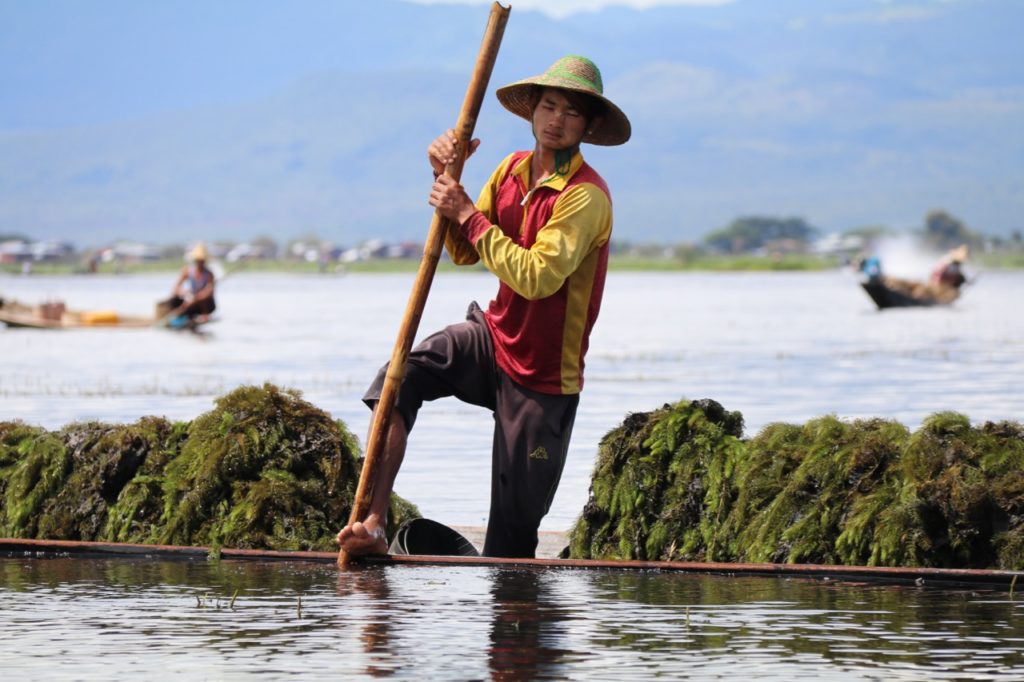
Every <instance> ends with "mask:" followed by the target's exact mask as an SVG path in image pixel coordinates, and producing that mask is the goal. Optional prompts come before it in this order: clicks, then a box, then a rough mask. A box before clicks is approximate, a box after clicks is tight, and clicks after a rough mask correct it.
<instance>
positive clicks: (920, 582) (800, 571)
mask: <svg viewBox="0 0 1024 682" xmlns="http://www.w3.org/2000/svg"><path fill="white" fill-rule="evenodd" d="M0 554H5V555H18V556H26V557H38V558H46V557H51V556H80V557H83V558H86V557H124V558H146V559H201V560H205V559H206V558H207V557H208V556H209V554H210V549H209V548H207V547H182V546H175V545H139V544H121V543H104V542H82V541H73V540H32V539H22V538H0ZM220 557H221V559H225V560H247V561H267V562H271V561H299V562H313V563H336V562H337V559H338V555H337V553H336V552H284V551H275V550H261V549H221V550H220ZM353 561H354V562H355V563H356V564H361V565H366V566H475V567H500V566H504V567H531V568H541V569H584V570H585V569H590V570H594V569H600V570H624V571H659V572H665V573H688V574H702V575H718V576H726V577H741V576H757V577H777V578H799V579H807V580H823V581H842V582H855V583H876V584H890V585H916V586H922V587H944V588H973V589H977V588H987V589H991V590H1000V591H1002V590H1008V591H1010V592H1011V593H1012V592H1013V591H1014V589H1015V587H1016V585H1017V582H1018V579H1020V578H1021V577H1024V572H1021V571H1002V570H986V569H955V568H891V567H884V566H834V565H821V564H731V563H716V562H697V561H622V560H603V559H547V558H544V559H505V558H498V557H466V556H427V555H396V554H392V555H387V556H372V557H353ZM1022 584H1024V583H1022Z"/></svg>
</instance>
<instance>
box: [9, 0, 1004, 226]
mask: <svg viewBox="0 0 1024 682" xmlns="http://www.w3.org/2000/svg"><path fill="white" fill-rule="evenodd" d="M512 4H513V10H512V14H511V18H510V21H509V24H508V28H507V30H506V33H505V37H504V41H503V43H502V48H501V52H500V54H499V58H498V63H497V65H496V67H495V73H494V76H493V78H492V81H491V88H490V90H491V91H492V92H493V89H494V88H495V87H496V86H498V85H501V84H504V83H507V82H510V81H513V80H516V79H519V78H522V77H524V76H527V75H532V74H534V73H538V72H540V71H542V70H543V69H544V68H545V67H546V66H547V65H548V64H550V63H551V62H553V61H554V60H555V59H556V58H557V57H559V56H561V55H562V54H565V53H580V54H586V55H589V56H591V57H593V58H594V59H595V61H597V63H598V64H599V65H600V66H601V68H602V71H603V74H604V79H605V88H606V93H607V94H608V95H609V96H610V97H612V98H613V99H614V100H615V101H616V102H617V103H619V104H620V105H621V107H622V108H623V109H624V110H625V111H626V112H627V113H628V114H629V116H630V118H631V120H632V122H633V128H634V137H633V139H632V140H631V141H630V142H629V143H628V144H627V145H625V146H623V147H619V148H609V149H605V148H591V147H587V148H585V155H586V156H587V159H588V160H589V161H591V163H592V164H593V165H594V166H595V167H596V168H597V169H598V170H599V171H600V172H601V173H602V174H603V175H604V176H605V177H606V179H608V181H609V184H610V185H611V188H612V192H613V199H614V202H615V207H616V236H617V238H618V239H620V240H629V241H636V242H682V241H694V240H698V239H699V238H700V237H701V236H702V235H704V234H706V233H707V232H709V231H711V230H714V229H717V228H720V227H722V226H724V225H726V224H728V223H729V222H730V221H732V220H733V219H734V218H736V217H738V216H742V215H755V214H756V215H778V216H800V217H803V218H804V219H806V220H807V221H808V222H809V223H811V224H812V225H815V226H817V227H820V228H821V229H823V230H829V231H831V230H843V229H848V228H853V227H859V226H864V225H887V226H890V227H894V228H903V227H914V226H918V225H920V224H921V222H922V221H923V217H924V215H925V213H927V212H928V211H929V210H932V209H936V208H942V209H945V210H947V211H949V212H950V213H952V214H954V215H956V216H957V217H959V218H961V219H962V220H963V221H964V222H965V223H966V224H967V225H968V226H970V227H971V228H972V229H975V230H977V231H980V232H983V233H987V234H1002V235H1008V234H1010V233H1011V232H1013V231H1019V230H1020V229H1021V228H1022V227H1024V221H1022V220H1021V217H1020V216H1021V215H1022V214H1024V210H1022V209H1024V191H1022V184H1024V125H1022V123H1024V66H1022V65H1024V41H1021V40H1019V31H1020V28H1021V27H1022V26H1024V3H1020V2H1018V0H946V1H944V2H939V1H937V0H917V1H916V2H902V1H900V0H891V1H889V2H878V1H875V0H830V1H829V2H820V1H815V0H773V1H772V2H770V3H769V2H763V1H761V0H736V1H735V2H732V3H729V4H725V5H718V6H703V7H698V6H689V7H687V6H675V7H660V8H654V9H649V10H643V11H639V10H629V9H624V8H614V7H612V8H607V9H604V10H601V11H596V12H586V13H580V14H576V15H574V16H571V17H568V18H566V19H562V20H554V19H551V18H549V17H547V16H545V15H543V14H540V13H538V12H530V11H521V10H517V9H516V8H515V6H514V3H512ZM487 12H488V8H487V6H486V5H480V6H456V5H450V6H449V5H420V4H414V3H408V2H400V1H398V0H375V1H374V2H339V1H337V0H293V1H292V2H288V3H281V2H276V1H271V0H244V1H243V0H218V2H215V3H206V2H198V1H196V0H180V1H179V2H175V3H140V2H136V1H135V0H103V1H102V2H94V3H82V2H79V1H77V0H38V1H37V2H22V1H20V0H0V234H4V233H21V234H25V235H27V236H30V237H32V238H36V239H44V238H68V239H72V240H73V241H75V242H76V243H78V244H80V245H83V246H84V245H95V244H98V243H102V242H106V241H110V240H112V239H115V238H133V239H142V240H147V241H153V242H158V243H165V242H181V241H185V240H188V239H194V238H206V239H236V240H244V239H249V238H252V237H255V236H260V235H268V236H272V237H274V238H276V239H278V240H286V239H289V238H292V237H297V236H301V235H309V234H315V235H318V236H320V237H322V238H326V239H332V240H335V241H338V242H341V243H355V242H357V241H361V240H364V239H369V238H383V239H386V240H391V241H397V240H405V239H411V240H417V239H421V238H422V236H423V235H424V234H425V232H426V228H427V226H428V224H429V220H430V209H429V207H428V206H427V205H426V194H427V190H428V187H429V179H430V176H429V171H428V167H427V164H426V160H425V149H426V145H427V143H428V142H429V141H430V139H432V137H433V136H434V135H436V134H437V133H438V132H440V131H441V130H443V129H444V128H446V127H449V126H451V125H452V124H453V123H454V121H455V117H456V115H457V113H458V108H459V105H460V104H461V101H462V96H463V93H464V89H465V87H466V83H467V81H468V77H469V73H470V70H471V68H472V64H473V60H474V59H475V56H476V51H477V49H478V47H479V44H480V38H481V35H482V32H483V28H484V24H485V22H486V17H487ZM477 133H478V136H479V137H481V139H482V140H483V145H482V147H481V149H480V151H479V152H478V153H477V155H476V156H474V157H473V159H471V160H470V162H469V163H468V165H467V167H466V171H465V173H464V176H463V177H464V181H465V184H466V185H467V187H470V188H471V191H475V187H477V186H479V184H480V183H482V182H483V180H484V179H485V178H486V177H487V175H488V174H489V172H490V171H491V170H492V168H493V166H494V165H495V164H496V163H497V161H498V160H500V158H501V157H502V156H503V155H504V154H505V153H506V152H508V151H510V150H512V149H518V148H527V147H529V146H530V145H531V143H532V140H531V137H530V133H529V129H528V126H527V125H526V123H525V122H523V121H521V120H520V119H517V118H515V117H513V116H511V115H509V114H508V113H507V112H505V111H504V110H503V109H502V108H501V107H500V106H499V105H498V104H497V103H496V101H495V100H494V98H493V94H490V95H489V96H488V99H487V101H486V103H485V106H484V109H483V111H482V112H481V116H480V120H479V123H478V126H477Z"/></svg>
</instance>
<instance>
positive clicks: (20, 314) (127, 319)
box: [0, 298, 210, 330]
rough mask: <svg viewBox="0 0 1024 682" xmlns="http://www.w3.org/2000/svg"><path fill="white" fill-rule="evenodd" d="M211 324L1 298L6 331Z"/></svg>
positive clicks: (185, 327) (187, 326) (171, 327)
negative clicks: (73, 308) (20, 328)
mask: <svg viewBox="0 0 1024 682" xmlns="http://www.w3.org/2000/svg"><path fill="white" fill-rule="evenodd" d="M209 321H210V320H209V319H206V320H178V319H174V318H170V317H166V316H163V317H155V316H154V317H146V316H143V315H122V314H121V313H118V312H116V311H113V310H69V309H67V308H65V307H64V304H63V303H60V302H48V303H41V304H39V305H34V306H32V305H27V304H24V303H21V302H19V301H16V300H13V299H9V298H0V322H3V323H4V324H6V325H7V326H8V327H28V328H33V329H80V328H86V327H114V328H123V329H143V328H146V327H165V328H168V329H190V330H194V329H196V328H198V327H199V326H202V325H204V324H207V323H208V322H209Z"/></svg>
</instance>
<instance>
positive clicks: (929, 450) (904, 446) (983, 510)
mask: <svg viewBox="0 0 1024 682" xmlns="http://www.w3.org/2000/svg"><path fill="white" fill-rule="evenodd" d="M742 423H743V422H742V415H740V414H739V413H736V412H729V411H727V410H725V409H724V408H722V406H721V405H719V404H718V403H715V402H714V401H711V400H703V401H693V402H691V401H687V400H683V401H680V402H678V403H675V404H673V405H665V406H664V407H662V408H661V409H658V410H655V411H653V412H649V413H636V414H631V415H629V416H627V417H626V419H625V420H624V421H623V423H622V424H621V425H620V426H619V427H618V428H616V429H614V430H612V431H611V432H609V433H608V434H607V435H606V436H605V437H604V438H603V439H602V441H601V444H600V449H599V453H598V457H597V462H596V464H595V468H594V473H593V477H592V480H591V488H590V497H589V500H588V502H587V504H586V506H585V508H584V510H583V513H582V514H581V516H580V518H579V520H578V521H577V523H576V524H575V526H574V527H573V529H572V531H571V533H570V544H569V552H568V555H569V556H571V557H573V558H613V559H647V560H684V561H721V562H775V563H822V564H840V565H875V566H921V567H948V568H1001V569H1015V570H1019V569H1024V427H1022V426H1021V425H1020V424H1018V423H1015V422H999V423H992V422H986V423H984V424H982V425H981V426H978V427H974V426H972V425H971V424H970V422H969V420H968V419H967V417H965V416H964V415H960V414H957V413H952V412H943V413H938V414H935V415H932V416H931V417H929V418H928V419H927V420H925V422H924V423H923V424H922V425H921V427H920V428H919V429H918V430H917V431H915V432H913V433H911V432H910V431H909V430H908V429H907V428H906V427H904V426H903V425H901V424H899V423H897V422H894V421H890V420H883V419H868V420H856V421H852V422H846V421H842V420H839V419H837V418H836V417H834V416H825V417H820V418H816V419H812V420H810V421H808V422H807V423H806V424H803V425H796V424H784V423H775V424H769V425H768V426H766V427H765V428H764V429H762V430H761V432H760V433H758V434H757V435H756V436H755V437H754V438H752V439H749V440H744V439H742Z"/></svg>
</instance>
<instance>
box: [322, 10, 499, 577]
mask: <svg viewBox="0 0 1024 682" xmlns="http://www.w3.org/2000/svg"><path fill="white" fill-rule="evenodd" d="M510 10H511V7H502V6H501V5H500V4H499V3H497V2H495V3H494V4H492V5H491V13H490V16H489V17H488V20H487V28H486V30H485V31H484V38H483V42H482V43H481V44H480V52H479V53H478V54H477V58H476V66H475V67H474V69H473V75H472V77H471V79H470V82H469V87H468V88H467V90H466V96H465V98H464V99H463V102H462V109H461V110H460V112H459V118H458V122H457V123H456V125H455V133H456V136H457V137H458V142H457V143H456V159H455V161H453V162H452V163H450V164H448V165H447V166H445V170H444V172H445V174H446V175H448V176H450V177H452V178H453V179H455V180H459V178H461V177H462V167H463V165H464V164H465V162H466V150H467V149H469V142H470V140H472V139H473V129H474V127H475V126H476V120H477V117H478V116H479V114H480V106H481V105H482V104H483V99H484V94H485V93H486V91H487V83H488V81H489V80H490V78H491V71H493V69H494V62H495V60H496V59H497V57H498V48H499V47H500V46H501V38H502V35H503V34H504V32H505V24H506V23H507V22H508V15H509V12H510ZM450 227H452V225H451V221H450V220H448V219H447V218H444V217H443V216H442V215H441V214H440V213H439V212H438V211H435V212H434V217H433V220H432V221H431V223H430V231H429V232H428V233H427V240H426V243H425V244H424V245H423V259H422V260H421V261H420V267H419V270H418V271H417V273H416V279H415V281H414V282H413V287H412V293H411V294H410V296H409V302H408V303H407V304H406V308H405V314H404V315H403V317H402V324H401V327H400V328H399V331H398V339H397V340H396V341H395V347H394V350H393V351H392V353H391V363H390V364H389V365H388V370H387V374H386V375H385V378H384V385H383V387H382V389H381V394H380V400H379V401H378V402H377V407H376V408H375V409H374V411H373V421H372V423H371V426H370V434H369V442H368V443H367V444H366V453H365V456H364V458H363V469H362V472H361V473H360V475H359V485H358V487H357V488H356V495H355V499H354V500H353V502H352V514H351V515H350V516H349V524H352V523H355V522H356V521H362V520H363V519H364V518H365V517H366V514H367V513H368V511H369V507H370V500H371V499H372V498H373V478H374V475H375V474H376V471H377V466H378V461H379V459H380V454H381V451H382V450H383V449H384V441H385V440H386V438H387V433H388V428H389V426H390V425H391V417H392V414H393V413H394V408H395V401H396V400H397V398H398V388H399V386H401V384H402V379H403V378H404V376H405V363H406V360H408V358H409V351H410V350H411V349H412V343H413V339H414V338H415V336H416V331H417V329H418V328H419V324H420V318H421V317H422V316H423V308H424V306H425V305H426V302H427V294H429V293H430V285H431V284H432V283H433V281H434V272H435V271H436V270H437V263H438V261H439V260H440V259H441V249H442V248H443V246H444V238H445V234H446V233H447V232H448V229H449V228H450ZM348 561H349V557H348V554H347V553H346V552H345V551H344V550H342V551H340V552H339V553H338V565H340V566H346V565H347V564H348Z"/></svg>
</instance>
